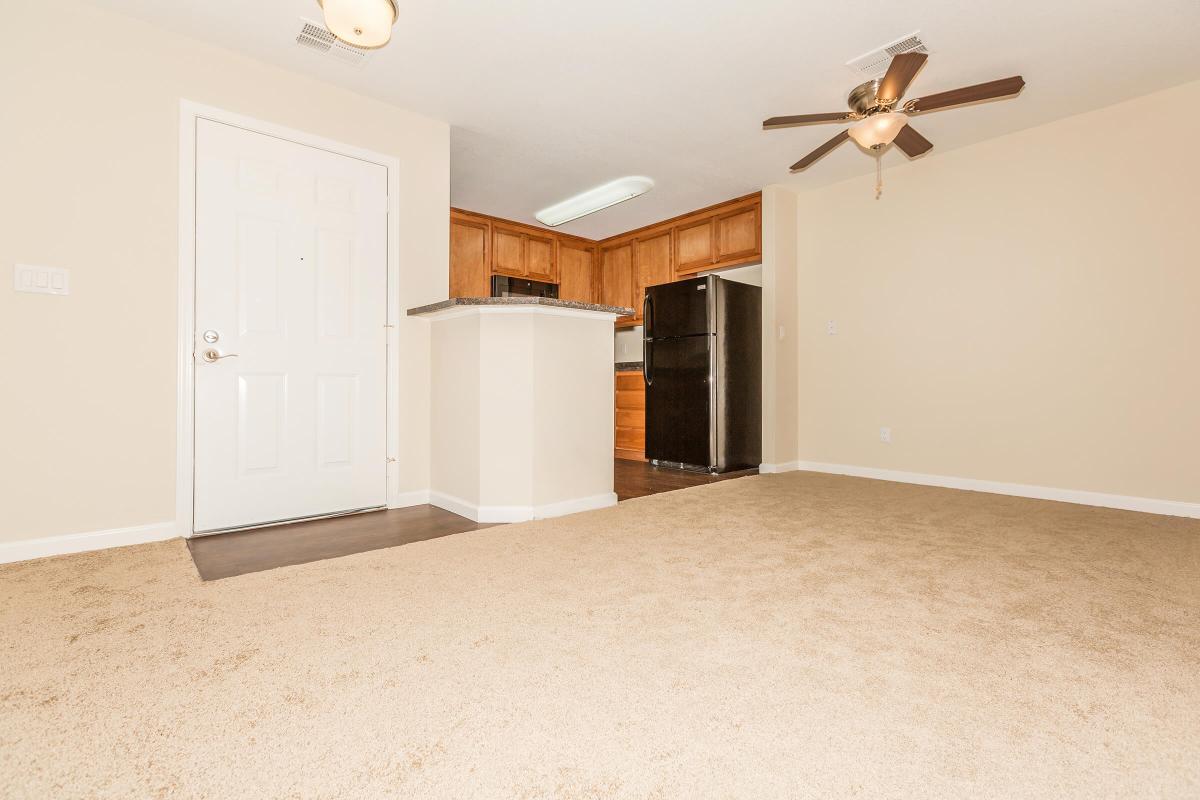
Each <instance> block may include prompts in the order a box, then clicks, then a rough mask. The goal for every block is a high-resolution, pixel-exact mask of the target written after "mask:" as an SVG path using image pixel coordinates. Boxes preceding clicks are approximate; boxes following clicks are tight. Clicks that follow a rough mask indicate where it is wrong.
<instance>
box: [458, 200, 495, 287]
mask: <svg viewBox="0 0 1200 800" xmlns="http://www.w3.org/2000/svg"><path fill="white" fill-rule="evenodd" d="M491 236H492V231H491V225H489V224H488V221H487V220H486V219H475V218H471V217H462V216H452V217H451V218H450V296H451V297H487V296H488V295H489V294H491V272H492V267H491V262H490V261H489V256H490V255H491V245H490V239H491Z"/></svg>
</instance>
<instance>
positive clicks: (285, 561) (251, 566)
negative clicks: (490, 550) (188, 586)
mask: <svg viewBox="0 0 1200 800" xmlns="http://www.w3.org/2000/svg"><path fill="white" fill-rule="evenodd" d="M490 527H492V526H491V525H485V524H481V523H477V522H472V521H471V520H469V519H467V518H466V517H460V516H459V515H458V514H452V513H451V512H449V511H445V510H443V509H440V508H437V507H435V506H429V505H424V506H412V507H411V508H394V509H389V510H387V511H373V512H370V513H367V514H354V515H351V516H348V517H334V518H332V519H318V520H313V521H312V522H296V523H293V524H290V525H276V526H275V527H272V528H257V529H255V530H250V531H239V532H237V533H221V534H217V535H215V536H198V537H195V538H193V539H188V548H189V549H190V550H191V551H192V561H194V562H196V570H197V571H198V572H199V573H200V577H201V578H202V579H203V580H206V581H211V580H216V579H218V578H229V577H232V576H234V575H245V574H246V573H248V572H262V571H263V570H268V569H275V568H276V567H287V566H291V565H293V564H307V563H308V562H310V561H321V560H322V559H326V558H337V557H339V556H348V555H352V554H354V553H365V552H367V551H368V550H380V549H382V548H384V547H396V546H397V545H402V544H411V543H412V542H423V541H425V540H427V539H436V538H438V537H439V536H449V535H450V534H452V533H464V532H465V531H477V530H482V529H484V528H490Z"/></svg>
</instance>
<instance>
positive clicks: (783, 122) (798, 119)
mask: <svg viewBox="0 0 1200 800" xmlns="http://www.w3.org/2000/svg"><path fill="white" fill-rule="evenodd" d="M848 119H850V114H848V113H846V112H845V111H835V112H833V113H832V114H797V115H796V116H794V117H771V118H770V119H768V120H763V130H764V131H770V130H774V129H775V128H793V127H795V126H797V125H815V124H817V123H819V122H843V121H845V120H848Z"/></svg>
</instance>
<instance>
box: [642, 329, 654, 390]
mask: <svg viewBox="0 0 1200 800" xmlns="http://www.w3.org/2000/svg"><path fill="white" fill-rule="evenodd" d="M642 380H643V381H645V382H646V385H647V386H651V385H652V384H653V383H654V340H653V339H651V338H650V337H648V336H647V337H646V338H645V339H644V340H642Z"/></svg>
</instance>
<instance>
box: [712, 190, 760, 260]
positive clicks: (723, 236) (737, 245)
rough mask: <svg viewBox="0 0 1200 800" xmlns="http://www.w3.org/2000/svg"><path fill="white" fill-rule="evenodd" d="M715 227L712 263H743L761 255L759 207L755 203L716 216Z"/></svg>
mask: <svg viewBox="0 0 1200 800" xmlns="http://www.w3.org/2000/svg"><path fill="white" fill-rule="evenodd" d="M714 224H715V226H716V240H717V252H716V257H715V259H714V262H715V263H716V264H725V263H728V262H733V261H744V260H747V259H753V258H756V257H760V256H761V255H762V221H761V206H760V204H759V203H755V204H753V205H751V206H750V207H748V208H739V209H735V210H733V211H727V212H725V213H724V214H718V215H717V216H716V218H715V219H714Z"/></svg>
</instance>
